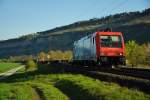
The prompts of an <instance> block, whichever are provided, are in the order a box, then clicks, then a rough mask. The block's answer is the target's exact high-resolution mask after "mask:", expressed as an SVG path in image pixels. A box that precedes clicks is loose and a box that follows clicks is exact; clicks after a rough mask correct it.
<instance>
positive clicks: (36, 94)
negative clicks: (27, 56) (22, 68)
mask: <svg viewBox="0 0 150 100" xmlns="http://www.w3.org/2000/svg"><path fill="white" fill-rule="evenodd" d="M41 68H42V70H41V69H39V70H38V71H34V72H28V73H24V72H22V73H19V74H16V75H13V76H11V77H9V78H8V79H6V80H5V81H3V82H1V83H0V99H2V100H7V99H13V100H19V99H20V98H21V100H33V99H34V100H39V99H44V100H149V99H150V95H149V94H146V93H143V92H140V91H138V90H135V89H127V88H125V87H120V86H119V85H117V84H114V83H108V82H102V81H99V80H96V79H92V78H89V77H86V76H83V75H79V74H69V73H66V72H64V70H63V68H62V69H60V68H56V66H55V67H54V66H52V65H47V66H44V65H43V66H41Z"/></svg>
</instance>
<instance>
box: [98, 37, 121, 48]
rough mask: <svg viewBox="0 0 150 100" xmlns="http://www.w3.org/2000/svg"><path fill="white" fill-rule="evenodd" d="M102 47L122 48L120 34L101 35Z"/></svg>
mask: <svg viewBox="0 0 150 100" xmlns="http://www.w3.org/2000/svg"><path fill="white" fill-rule="evenodd" d="M100 44H101V47H112V48H121V47H122V40H121V36H120V35H101V36H100Z"/></svg>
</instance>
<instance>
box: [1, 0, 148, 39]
mask: <svg viewBox="0 0 150 100" xmlns="http://www.w3.org/2000/svg"><path fill="white" fill-rule="evenodd" d="M146 8H150V0H0V40H7V39H11V38H16V37H20V36H22V35H26V34H30V33H35V32H40V31H45V30H49V29H52V28H55V27H59V26H63V25H68V24H71V23H74V22H77V21H82V20H89V19H91V18H101V17H104V16H107V15H110V14H116V13H121V12H130V11H142V10H144V9H146Z"/></svg>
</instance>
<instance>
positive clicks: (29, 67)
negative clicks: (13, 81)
mask: <svg viewBox="0 0 150 100" xmlns="http://www.w3.org/2000/svg"><path fill="white" fill-rule="evenodd" d="M36 68H37V64H36V63H35V62H34V61H33V60H28V61H27V64H26V66H25V69H26V71H28V70H34V69H36Z"/></svg>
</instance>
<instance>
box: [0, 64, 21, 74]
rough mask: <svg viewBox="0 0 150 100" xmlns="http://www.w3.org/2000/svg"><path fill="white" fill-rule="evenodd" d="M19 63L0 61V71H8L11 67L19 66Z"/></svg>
mask: <svg viewBox="0 0 150 100" xmlns="http://www.w3.org/2000/svg"><path fill="white" fill-rule="evenodd" d="M20 65H21V64H19V63H8V62H7V63H5V62H1V63H0V73H3V72H5V71H8V70H10V69H13V68H15V67H19V66H20Z"/></svg>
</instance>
